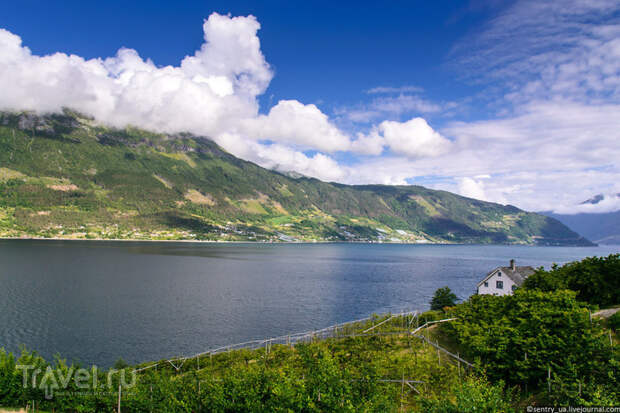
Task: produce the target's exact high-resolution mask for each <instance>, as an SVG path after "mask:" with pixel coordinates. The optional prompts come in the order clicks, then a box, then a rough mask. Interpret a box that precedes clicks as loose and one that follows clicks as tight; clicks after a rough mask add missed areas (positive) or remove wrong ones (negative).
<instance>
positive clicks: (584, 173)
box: [0, 0, 620, 212]
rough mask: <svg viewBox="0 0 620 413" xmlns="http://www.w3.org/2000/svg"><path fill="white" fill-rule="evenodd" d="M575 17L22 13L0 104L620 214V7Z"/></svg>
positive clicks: (9, 15)
mask: <svg viewBox="0 0 620 413" xmlns="http://www.w3.org/2000/svg"><path fill="white" fill-rule="evenodd" d="M567 2H568V3H570V4H567ZM567 2H566V1H560V2H538V1H531V0H516V1H501V0H495V1H491V0H489V1H484V0H477V1H473V0H471V1H460V2H459V1H435V2H428V1H414V2H411V1H410V2H404V1H403V2H390V3H389V4H388V5H384V4H381V5H380V4H378V3H376V2H367V3H364V2H335V3H337V4H336V5H334V4H333V3H334V2H310V3H301V2H232V1H227V2H223V1H222V2H218V1H200V2H198V1H186V2H177V3H179V4H177V3H173V2H163V1H134V2H120V1H108V2H84V1H63V2H50V1H47V2H43V1H28V0H25V1H20V2H3V3H2V4H0V28H2V29H4V31H3V32H2V33H0V52H1V53H0V75H1V76H0V83H2V82H4V84H0V86H3V90H5V93H4V94H3V96H2V97H0V108H2V109H19V110H23V109H28V110H37V111H41V112H46V111H56V110H60V108H61V107H62V106H71V107H75V108H76V109H79V110H83V111H86V112H90V113H91V114H93V115H95V116H96V117H97V118H98V119H100V120H101V121H102V122H104V123H109V124H112V125H115V126H123V125H125V124H134V125H137V126H141V127H146V128H151V129H160V130H163V131H169V132H173V131H177V130H180V129H183V130H189V131H192V132H195V133H198V134H204V135H208V136H210V137H212V138H213V139H215V140H216V141H217V142H218V143H219V144H220V145H222V146H224V147H225V148H226V149H227V150H229V151H231V152H232V153H234V154H235V155H237V156H240V157H242V158H245V159H248V160H252V161H254V162H257V163H259V164H261V165H263V166H265V167H269V168H273V169H278V170H283V171H285V170H296V171H299V172H302V173H304V174H306V175H311V176H316V177H318V178H321V179H324V180H333V181H339V182H346V183H386V184H405V183H415V184H422V185H426V186H430V187H433V188H437V189H446V190H450V191H453V192H457V193H461V194H463V195H465V196H470V197H475V198H479V199H485V200H490V201H494V202H500V203H510V204H514V205H517V206H520V207H523V208H526V209H530V210H542V209H554V210H556V211H559V212H580V211H581V212H598V211H603V210H605V211H607V210H615V209H620V204H618V202H617V200H616V198H615V197H613V196H611V195H612V194H615V193H617V192H620V186H619V184H618V181H620V180H619V179H618V178H619V177H620V175H619V169H618V165H617V161H616V160H617V159H620V144H619V143H618V142H619V141H620V135H619V133H620V132H619V130H620V123H619V119H620V106H619V103H620V102H619V100H620V99H619V96H620V93H619V91H620V73H619V71H620V43H619V41H618V39H619V38H620V23H619V19H620V6H619V5H618V3H617V1H611V0H609V1H607V0H599V1H597V2H586V1H578V0H567ZM214 13H216V14H214ZM248 16H254V17H248ZM259 27H260V28H259ZM3 39H4V40H3ZM2 48H4V49H3V50H2ZM121 48H126V49H130V51H127V50H125V51H122V52H120V53H118V54H117V52H118V51H119V49H121ZM201 48H202V49H201ZM201 50H202V52H201ZM197 51H199V52H197ZM57 53H60V54H57ZM71 55H73V56H71ZM187 56H189V57H190V58H186V57H187ZM184 59H185V60H184ZM567 189H569V190H567ZM598 193H603V194H606V195H608V196H607V198H606V201H605V202H602V203H599V204H597V206H582V205H579V204H580V202H581V201H583V200H585V199H588V198H589V197H591V196H592V195H595V194H598ZM585 208H598V209H597V210H592V211H590V210H586V209H585Z"/></svg>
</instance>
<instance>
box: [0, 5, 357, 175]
mask: <svg viewBox="0 0 620 413" xmlns="http://www.w3.org/2000/svg"><path fill="white" fill-rule="evenodd" d="M259 29H260V24H259V23H258V21H257V20H256V18H254V17H253V16H248V17H231V16H223V15H219V14H217V13H213V14H212V15H211V16H209V18H208V19H207V20H205V22H204V24H203V31H204V43H203V44H202V46H201V48H200V49H199V50H197V51H196V52H195V53H194V54H193V55H191V56H186V57H185V58H184V59H183V60H182V61H181V62H180V64H179V65H178V66H165V67H158V66H157V65H156V64H155V63H154V62H152V61H151V60H149V59H144V58H142V57H141V56H140V55H139V54H138V52H137V51H135V50H132V49H125V48H123V49H120V50H119V51H118V52H117V54H116V56H114V57H109V58H106V59H102V58H97V59H90V60H86V59H83V58H82V57H80V56H76V55H67V54H64V53H55V54H52V55H49V56H37V55H33V54H32V53H31V51H30V50H29V49H28V48H27V47H25V46H23V45H22V42H21V39H20V38H19V36H17V35H14V34H12V33H10V32H8V31H6V30H3V29H0V90H2V93H0V109H5V110H6V109H9V110H15V109H17V110H33V111H38V112H57V111H60V110H61V109H62V107H65V106H67V107H71V108H75V109H78V110H79V111H81V112H85V113H88V114H90V115H93V116H94V117H95V118H96V119H97V120H98V121H101V122H103V123H106V124H109V125H112V126H118V127H123V126H126V125H128V124H131V125H135V126H139V127H143V128H147V129H154V130H158V131H163V132H178V131H190V132H193V133H196V134H200V135H206V136H209V137H211V138H213V139H214V140H215V141H216V142H218V143H220V144H221V145H222V146H224V148H226V149H228V150H229V151H231V152H232V153H234V154H236V155H238V156H242V157H244V158H245V159H249V160H252V161H255V162H258V163H260V164H261V165H263V166H266V167H274V168H277V169H280V170H297V171H299V172H301V173H305V174H309V175H313V176H317V177H320V178H324V179H330V180H331V179H338V178H339V177H340V175H339V172H338V165H337V164H336V162H335V161H334V160H333V159H332V158H329V157H327V156H326V155H323V154H317V155H314V156H306V155H304V153H303V152H301V150H304V149H318V150H321V151H327V152H334V151H344V150H348V149H349V148H350V147H351V141H350V139H349V137H348V136H346V135H345V134H343V133H342V132H341V131H340V130H338V128H336V127H335V126H334V125H332V124H331V122H330V121H329V119H328V117H327V116H326V115H325V114H324V113H322V112H321V111H320V110H319V109H318V108H317V107H316V106H315V105H304V104H302V103H300V102H298V101H296V100H287V101H280V102H278V103H277V104H276V105H275V106H274V107H273V108H271V110H270V112H269V114H268V115H259V114H258V103H257V97H258V96H259V95H260V94H262V93H264V92H265V90H266V88H267V87H268V85H269V83H270V81H271V79H272V77H273V72H272V70H271V68H270V66H269V64H268V63H267V62H266V60H265V57H264V56H263V54H262V52H261V49H260V40H259V38H258V36H257V32H258V30H259ZM233 137H235V138H233ZM261 140H268V141H270V142H272V143H273V144H271V145H270V144H263V143H259V142H258V141H261ZM286 145H289V146H290V147H287V146H286ZM356 148H359V149H360V150H364V148H361V147H360V145H359V144H357V145H356Z"/></svg>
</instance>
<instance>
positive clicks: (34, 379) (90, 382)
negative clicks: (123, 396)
mask: <svg viewBox="0 0 620 413" xmlns="http://www.w3.org/2000/svg"><path fill="white" fill-rule="evenodd" d="M15 367H16V369H18V370H21V371H22V385H23V387H24V388H25V389H27V388H31V389H35V390H40V391H42V392H44V394H45V398H46V399H48V400H50V399H52V398H53V397H54V394H69V393H73V392H80V393H82V394H85V393H89V392H90V393H103V392H106V391H107V392H113V391H115V390H116V388H117V387H120V388H123V389H130V388H132V387H134V386H135V385H136V372H135V371H127V370H117V369H110V370H108V371H107V372H106V373H103V372H101V371H99V369H98V368H97V366H93V367H92V368H90V369H84V368H75V367H65V366H59V367H57V368H52V367H51V366H47V367H46V368H45V369H43V368H42V367H39V366H36V365H29V364H18V365H16V366H15ZM127 373H129V375H130V381H129V382H128V381H127Z"/></svg>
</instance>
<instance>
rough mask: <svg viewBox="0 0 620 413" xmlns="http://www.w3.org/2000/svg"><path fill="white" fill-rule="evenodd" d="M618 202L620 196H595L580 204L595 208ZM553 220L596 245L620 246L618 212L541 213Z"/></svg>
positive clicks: (619, 215)
mask: <svg viewBox="0 0 620 413" xmlns="http://www.w3.org/2000/svg"><path fill="white" fill-rule="evenodd" d="M603 202H605V203H609V204H612V203H617V202H620V194H612V195H607V196H605V195H602V194H599V195H596V196H594V197H592V198H590V199H588V200H586V201H584V202H583V203H582V205H583V206H585V207H588V206H596V205H600V204H601V203H603ZM541 213H542V214H544V215H547V216H549V217H552V218H555V219H557V220H558V221H560V222H562V223H563V224H564V225H566V226H567V227H569V228H570V229H572V230H573V231H576V232H578V233H579V234H581V235H583V236H584V237H586V238H588V239H589V240H592V241H593V242H595V243H597V244H611V245H620V211H612V212H580V213H576V214H560V213H554V212H550V211H545V212H541Z"/></svg>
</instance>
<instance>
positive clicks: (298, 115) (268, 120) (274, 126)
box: [244, 100, 350, 152]
mask: <svg viewBox="0 0 620 413" xmlns="http://www.w3.org/2000/svg"><path fill="white" fill-rule="evenodd" d="M244 130H245V131H246V133H247V134H248V135H250V136H254V137H256V138H258V139H269V140H275V141H277V142H283V143H289V144H297V145H300V146H302V147H305V148H316V149H319V150H323V151H327V152H334V151H345V150H348V149H349V148H350V140H349V137H348V136H346V135H344V134H343V133H342V132H341V131H340V130H338V128H337V127H335V126H334V125H332V124H331V123H330V121H329V119H328V117H327V115H325V114H324V113H323V112H321V111H320V110H319V108H317V107H316V106H315V105H312V104H310V105H304V104H302V103H300V102H298V101H296V100H282V101H280V102H278V104H277V105H275V106H274V107H272V108H271V110H270V111H269V114H268V115H261V116H258V117H257V118H254V119H249V120H247V121H246V122H245V124H244Z"/></svg>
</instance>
